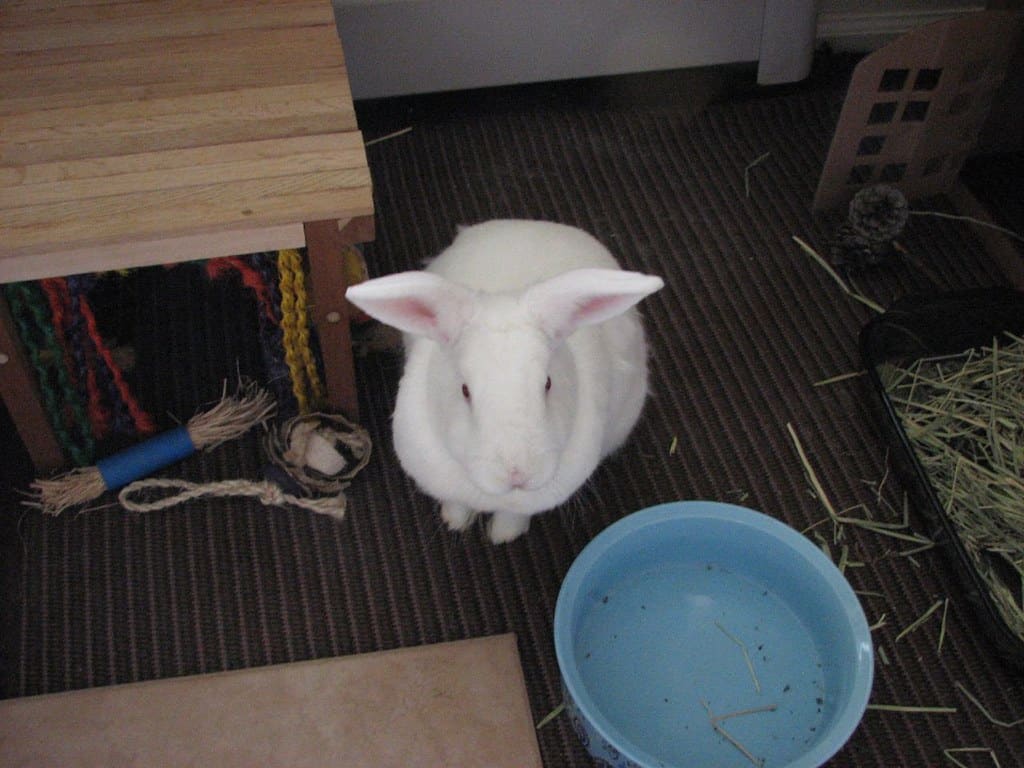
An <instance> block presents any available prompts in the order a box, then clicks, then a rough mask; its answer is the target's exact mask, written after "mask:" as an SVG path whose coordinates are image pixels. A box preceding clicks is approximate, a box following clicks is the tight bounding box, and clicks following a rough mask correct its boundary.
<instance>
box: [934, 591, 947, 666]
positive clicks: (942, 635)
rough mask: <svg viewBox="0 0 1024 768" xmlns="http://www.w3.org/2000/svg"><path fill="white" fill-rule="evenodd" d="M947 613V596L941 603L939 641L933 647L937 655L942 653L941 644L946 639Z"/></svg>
mask: <svg viewBox="0 0 1024 768" xmlns="http://www.w3.org/2000/svg"><path fill="white" fill-rule="evenodd" d="M948 614H949V598H948V597H947V598H946V599H945V600H944V601H943V603H942V621H941V622H940V624H939V643H938V646H937V647H936V649H935V652H936V653H937V654H938V655H940V656H941V655H942V644H943V643H944V642H945V641H946V616H947V615H948Z"/></svg>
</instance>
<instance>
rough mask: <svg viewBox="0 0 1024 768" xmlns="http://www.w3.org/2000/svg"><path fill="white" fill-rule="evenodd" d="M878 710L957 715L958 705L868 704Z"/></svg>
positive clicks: (909, 713)
mask: <svg viewBox="0 0 1024 768" xmlns="http://www.w3.org/2000/svg"><path fill="white" fill-rule="evenodd" d="M868 709H873V710H875V711H876V712H901V713H903V714H905V715H955V714H956V712H957V709H956V707H914V706H904V705H903V704H868Z"/></svg>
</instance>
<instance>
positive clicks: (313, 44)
mask: <svg viewBox="0 0 1024 768" xmlns="http://www.w3.org/2000/svg"><path fill="white" fill-rule="evenodd" d="M344 73H345V60H344V56H343V55H342V52H341V47H340V44H339V42H338V36H337V31H336V29H335V28H334V26H333V25H332V26H329V27H328V26H321V27H306V28H290V29H283V30H279V29H270V30H255V31H254V30H242V31H239V32H235V33H230V34H227V33H225V34H218V35H210V36H207V37H202V38H172V39H167V40H156V41H153V42H151V43H148V44H146V45H145V46H141V47H140V46H139V45H138V44H136V43H130V44H123V45H106V46H95V47H89V48H65V49H59V50H56V51H40V52H38V53H34V54H29V55H26V54H6V55H0V92H2V93H3V94H4V95H5V101H6V100H7V99H8V98H11V97H14V98H27V97H40V96H54V97H57V96H60V95H62V94H74V93H75V92H77V91H80V90H83V89H88V90H96V89H112V88H115V87H122V88H129V89H130V88H138V87H149V88H154V87H157V88H158V87H161V86H164V85H167V84H173V83H181V82H184V83H188V84H190V86H191V87H192V88H193V89H194V90H196V91H198V92H203V91H209V90H213V89H230V88H239V87H259V86H264V85H278V84H282V85H284V84H288V83H291V82H294V81H295V79H296V78H299V79H300V81H303V80H309V79H310V78H327V77H339V76H342V75H344ZM47 106H48V107H54V106H61V105H60V104H59V103H58V104H47ZM4 111H5V112H6V113H11V112H13V110H12V109H11V108H10V107H5V108H4Z"/></svg>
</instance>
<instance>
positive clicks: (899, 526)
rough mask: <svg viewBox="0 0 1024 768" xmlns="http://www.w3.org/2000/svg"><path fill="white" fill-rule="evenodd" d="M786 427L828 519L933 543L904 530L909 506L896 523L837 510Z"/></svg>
mask: <svg viewBox="0 0 1024 768" xmlns="http://www.w3.org/2000/svg"><path fill="white" fill-rule="evenodd" d="M786 429H787V430H789V436H790V438H791V439H792V441H793V447H794V448H795V449H796V452H797V456H799V458H800V463H801V464H802V465H803V468H804V474H805V475H806V476H807V480H808V482H809V483H810V484H811V490H812V491H813V493H814V495H815V497H816V498H817V499H818V501H819V502H821V505H822V506H823V507H824V508H825V511H826V512H827V513H828V516H829V519H830V520H831V521H832V522H833V523H834V524H835V525H836V526H837V528H838V526H842V525H852V526H854V527H857V528H862V529H864V530H867V531H870V532H872V533H877V534H880V535H882V536H888V537H890V538H893V539H899V540H900V541H907V542H910V543H912V544H917V545H919V546H923V545H926V544H928V545H931V544H932V543H933V542H932V540H931V539H928V538H926V537H924V536H921V535H920V534H918V533H913V532H911V533H906V532H905V531H906V530H907V529H908V528H909V527H910V519H909V515H910V512H909V508H908V507H906V506H904V514H903V520H902V521H900V522H898V523H887V522H883V521H880V520H872V519H870V518H867V517H853V516H852V515H850V514H844V513H847V512H849V511H852V509H855V508H856V507H854V508H851V509H850V510H842V512H839V511H837V510H836V508H835V505H834V504H833V503H832V501H831V499H829V496H828V494H827V493H826V492H825V488H824V486H823V485H822V484H821V481H820V480H819V479H818V474H817V472H815V471H814V467H813V465H812V464H811V462H810V459H808V458H807V452H806V451H805V450H804V446H803V443H801V442H800V438H799V436H798V435H797V433H796V429H795V428H794V427H793V425H792V423H789V422H787V423H786ZM817 525H818V523H815V526H817ZM815 526H812V527H815Z"/></svg>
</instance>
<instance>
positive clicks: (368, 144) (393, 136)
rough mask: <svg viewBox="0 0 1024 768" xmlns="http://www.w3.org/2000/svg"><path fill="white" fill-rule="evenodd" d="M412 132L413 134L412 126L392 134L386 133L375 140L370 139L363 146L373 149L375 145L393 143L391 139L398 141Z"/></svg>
mask: <svg viewBox="0 0 1024 768" xmlns="http://www.w3.org/2000/svg"><path fill="white" fill-rule="evenodd" d="M411 132H412V126H409V127H408V128H402V129H401V130H398V131H393V132H392V133H386V134H384V135H383V136H378V137H377V138H375V139H370V140H369V141H364V142H363V146H364V147H372V146H373V145H374V144H380V143H381V142H384V141H391V139H397V138H398V137H399V136H404V135H405V134H407V133H411Z"/></svg>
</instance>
